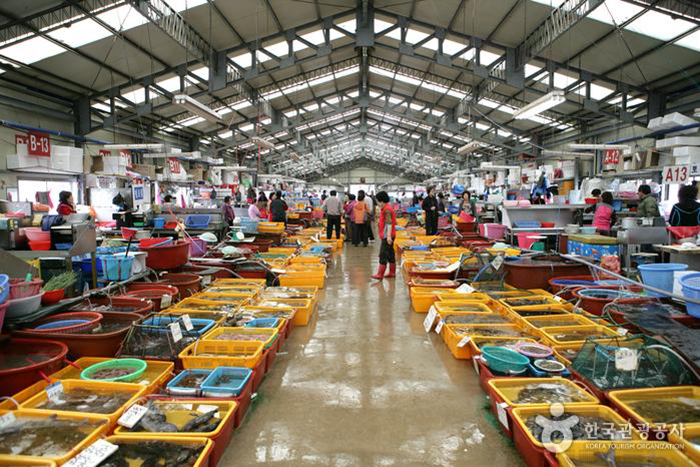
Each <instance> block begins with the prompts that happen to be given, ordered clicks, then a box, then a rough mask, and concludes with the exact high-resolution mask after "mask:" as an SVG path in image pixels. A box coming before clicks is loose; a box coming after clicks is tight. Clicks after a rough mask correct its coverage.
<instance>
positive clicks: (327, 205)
mask: <svg viewBox="0 0 700 467" xmlns="http://www.w3.org/2000/svg"><path fill="white" fill-rule="evenodd" d="M341 209H342V208H341V206H340V200H339V199H338V193H337V192H336V191H335V190H331V195H330V196H329V197H327V198H326V200H325V201H324V202H323V210H324V211H325V213H326V224H327V225H326V238H327V239H328V240H330V239H331V237H332V236H333V229H335V238H337V239H339V238H340V216H341V215H342V211H341Z"/></svg>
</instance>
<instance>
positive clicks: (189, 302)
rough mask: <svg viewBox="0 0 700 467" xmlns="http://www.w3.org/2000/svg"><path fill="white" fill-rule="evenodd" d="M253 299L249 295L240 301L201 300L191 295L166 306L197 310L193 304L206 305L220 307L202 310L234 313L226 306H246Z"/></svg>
mask: <svg viewBox="0 0 700 467" xmlns="http://www.w3.org/2000/svg"><path fill="white" fill-rule="evenodd" d="M254 301H255V300H254V299H253V298H251V297H247V298H244V299H241V300H240V301H233V300H232V301H231V302H221V301H216V300H203V299H201V298H199V296H198V295H195V296H193V297H189V298H186V299H184V300H181V301H180V302H178V303H177V304H175V306H173V307H171V308H168V309H169V310H199V309H200V308H197V307H196V306H195V305H206V306H207V307H220V308H212V309H209V308H207V309H206V310H203V311H210V312H211V311H215V310H219V311H221V312H223V313H235V310H234V311H230V310H227V309H226V308H224V307H226V306H235V307H238V308H241V307H243V306H246V305H247V304H249V303H253V302H254Z"/></svg>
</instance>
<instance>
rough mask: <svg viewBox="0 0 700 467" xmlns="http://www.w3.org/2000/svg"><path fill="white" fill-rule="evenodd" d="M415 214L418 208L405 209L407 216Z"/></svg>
mask: <svg viewBox="0 0 700 467" xmlns="http://www.w3.org/2000/svg"><path fill="white" fill-rule="evenodd" d="M417 212H418V208H417V207H415V206H411V207H410V208H406V213H407V214H416V213H417Z"/></svg>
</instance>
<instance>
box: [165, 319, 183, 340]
mask: <svg viewBox="0 0 700 467" xmlns="http://www.w3.org/2000/svg"><path fill="white" fill-rule="evenodd" d="M168 328H170V334H172V336H173V342H175V343H177V342H180V340H182V328H181V327H180V323H171V324H168Z"/></svg>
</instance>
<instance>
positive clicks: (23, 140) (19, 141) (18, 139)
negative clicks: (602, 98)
mask: <svg viewBox="0 0 700 467" xmlns="http://www.w3.org/2000/svg"><path fill="white" fill-rule="evenodd" d="M28 143H29V140H28V139H27V137H26V136H24V135H15V146H19V145H24V146H26V145H27V144H28ZM17 151H18V152H19V149H18V150H17Z"/></svg>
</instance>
